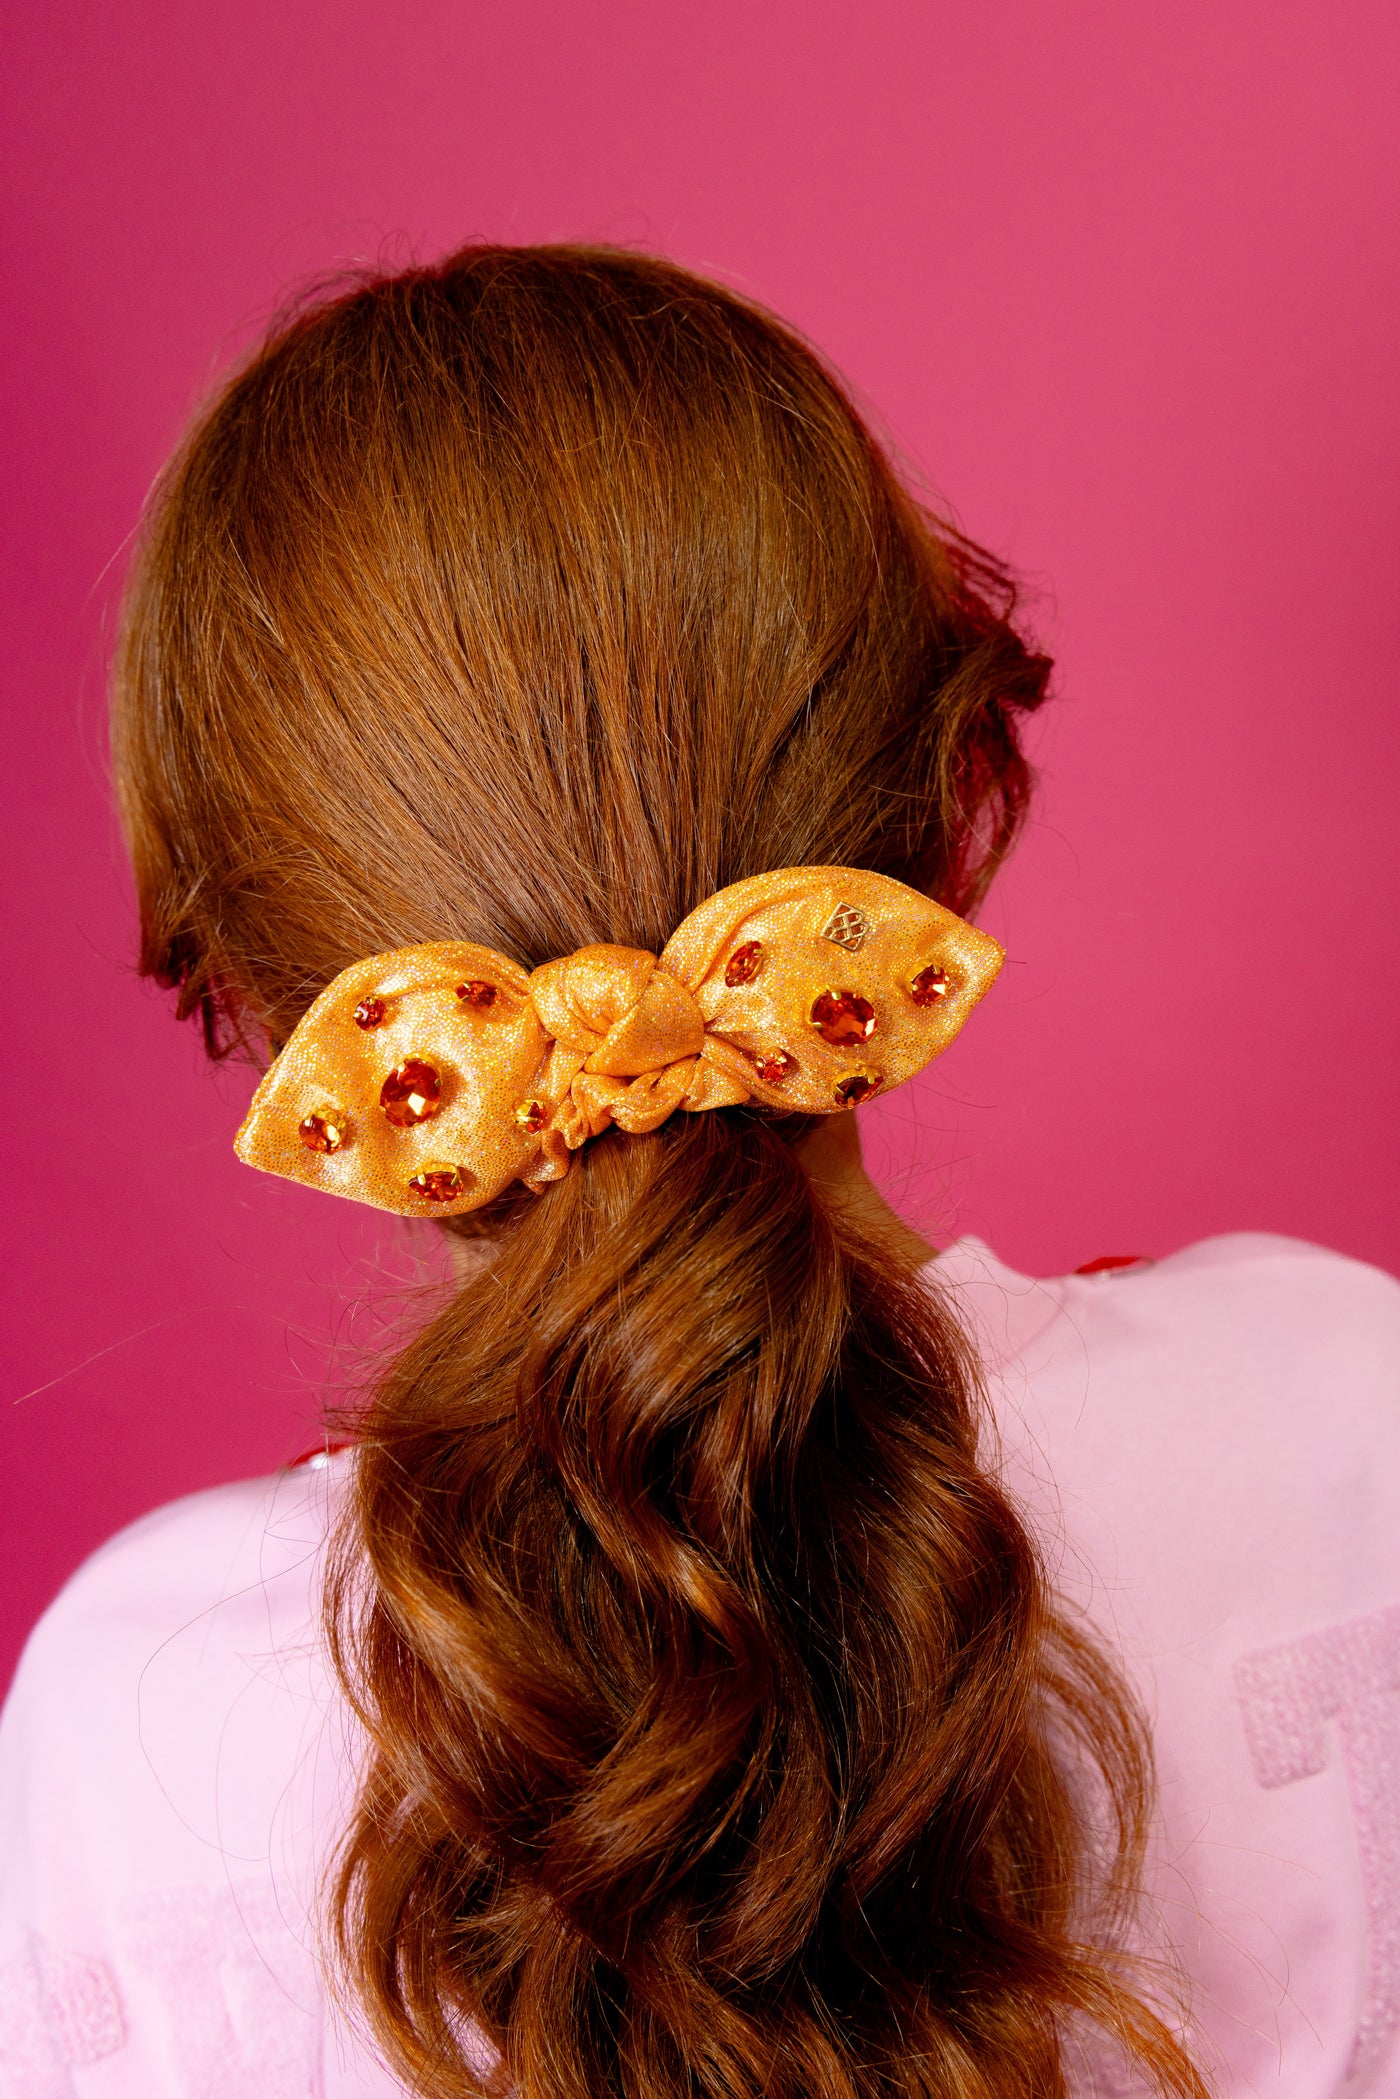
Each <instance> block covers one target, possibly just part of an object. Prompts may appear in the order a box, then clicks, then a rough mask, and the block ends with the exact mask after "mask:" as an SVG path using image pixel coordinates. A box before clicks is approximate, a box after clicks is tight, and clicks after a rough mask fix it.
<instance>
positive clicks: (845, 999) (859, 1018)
mask: <svg viewBox="0 0 1400 2099" xmlns="http://www.w3.org/2000/svg"><path fill="white" fill-rule="evenodd" d="M811 1019H812V1026H813V1027H814V1028H815V1029H816V1031H817V1033H818V1034H819V1035H820V1036H821V1038H822V1041H823V1042H829V1043H831V1045H832V1047H833V1048H834V1049H850V1048H851V1047H852V1045H853V1044H855V1043H857V1042H868V1041H869V1040H870V1038H871V1036H872V1035H873V1034H874V1033H875V1008H874V1007H873V1006H872V1005H871V1003H870V1001H869V999H868V998H862V997H861V995H860V993H859V992H858V991H824V992H822V994H821V996H820V997H819V998H817V999H815V1000H814V1001H813V1004H812V1015H811Z"/></svg>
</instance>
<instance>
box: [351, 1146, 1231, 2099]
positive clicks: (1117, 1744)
mask: <svg viewBox="0 0 1400 2099" xmlns="http://www.w3.org/2000/svg"><path fill="white" fill-rule="evenodd" d="M936 1278H937V1271H936V1268H935V1269H934V1271H933V1275H932V1278H930V1277H927V1276H921V1277H918V1278H914V1277H911V1276H910V1275H909V1274H907V1273H906V1272H905V1271H904V1270H902V1269H901V1268H900V1267H899V1266H898V1265H897V1264H895V1263H894V1262H893V1261H892V1260H891V1259H890V1257H889V1256H888V1255H886V1254H884V1253H883V1252H881V1251H880V1250H879V1249H878V1248H877V1247H876V1246H875V1245H874V1244H872V1243H871V1242H869V1241H868V1240H866V1239H862V1238H858V1237H855V1236H853V1235H852V1233H851V1232H850V1230H849V1228H848V1225H847V1224H846V1223H845V1222H844V1221H843V1219H842V1218H841V1217H840V1215H839V1214H838V1213H836V1212H835V1211H834V1210H833V1209H832V1207H831V1206H830V1205H829V1204H828V1202H827V1201H826V1200H825V1199H824V1198H823V1196H822V1195H821V1194H820V1193H819V1192H818V1191H817V1189H816V1187H815V1186H814V1184H813V1183H812V1182H811V1181H810V1180H809V1178H808V1176H807V1174H806V1172H805V1171H804V1169H803V1167H802V1165H801V1164H800V1163H799V1161H798V1159H797V1158H796V1156H795V1155H794V1152H793V1150H792V1148H791V1146H790V1144H789V1143H788V1142H787V1141H785V1139H784V1137H783V1135H782V1134H780V1133H779V1131H778V1130H777V1129H775V1128H774V1127H773V1126H772V1125H771V1123H767V1122H765V1121H764V1120H763V1119H761V1118H760V1117H758V1116H756V1115H753V1114H750V1113H748V1112H742V1111H741V1112H734V1111H726V1112H720V1113H715V1114H710V1115H703V1116H694V1117H680V1116H676V1117H673V1118H672V1119H671V1121H670V1122H668V1123H666V1124H665V1125H663V1126H662V1128H661V1129H660V1130H658V1131H657V1132H656V1133H655V1134H654V1135H651V1136H648V1137H621V1136H612V1135H610V1136H607V1137H604V1138H602V1139H600V1140H598V1141H597V1142H596V1143H595V1144H594V1145H592V1146H591V1147H589V1148H588V1150H587V1151H586V1152H585V1154H584V1155H583V1157H582V1159H581V1161H580V1162H579V1165H578V1167H577V1168H576V1171H575V1172H574V1173H573V1174H571V1175H570V1176H569V1177H568V1178H567V1179H566V1180H565V1181H564V1182H562V1183H561V1184H560V1185H559V1186H558V1187H556V1188H554V1189H552V1190H550V1191H549V1193H548V1195H547V1196H546V1197H544V1198H542V1199H538V1200H535V1199H529V1198H527V1199H526V1200H525V1201H524V1202H523V1203H521V1204H519V1205H517V1206H516V1209H515V1213H514V1215H513V1217H512V1218H511V1219H510V1221H509V1223H508V1224H507V1225H506V1226H505V1227H504V1229H503V1230H502V1232H501V1235H500V1238H499V1242H498V1244H497V1246H496V1248H495V1250H494V1254H493V1257H492V1258H491V1260H490V1261H489V1263H488V1264H487V1265H486V1266H485V1267H484V1268H483V1269H482V1270H481V1271H480V1272H479V1273H478V1275H477V1276H476V1277H475V1279H474V1280H473V1281H471V1282H470V1283H469V1284H467V1285H465V1286H464V1287H463V1288H462V1289H461V1291H460V1292H459V1293H458V1294H457V1296H456V1297H455V1298H454V1300H453V1301H452V1303H451V1304H450V1305H449V1306H448V1307H447V1309H446V1310H445V1311H444V1312H443V1313H442V1314H441V1315H440V1317H438V1318H437V1319H436V1320H435V1321H434V1323H433V1324H432V1325H431V1326H430V1327H429V1328H428V1330H427V1331H426V1332H425V1333H424V1334H423V1335H422V1336H421V1337H420V1338H419V1339H418V1340H417V1341H416V1342H415V1343H414V1344H413V1345H412V1346H411V1347H410V1348H409V1349H408V1350H407V1352H406V1353H405V1354H404V1355H403V1356H402V1357H401V1358H400V1359H399V1360H398V1361H397V1362H396V1363H394V1364H393V1365H392V1367H391V1368H390V1370H389V1372H388V1374H387V1376H386V1377H385V1379H384V1382H383V1384H382V1386H381V1387H380V1389H379V1391H378V1394H377V1396H376V1398H375V1401H374V1404H373V1406H372V1408H371V1410H370V1412H369V1414H368V1417H367V1419H366V1420H365V1421H364V1423H363V1426H362V1431H361V1440H360V1445H359V1451H358V1455H357V1458H356V1463H355V1475H354V1487H353V1491H352V1496H351V1501H350V1506H349V1508H348V1510H347V1516H346V1523H345V1528H344V1531H343V1535H342V1537H341V1540H340V1550H339V1555H338V1559H337V1571H336V1576H335V1579H334V1581H333V1583H332V1585H331V1588H330V1592H329V1602H330V1610H331V1621H332V1631H333V1639H334V1650H335V1654H336V1657H337V1662H338V1666H339V1670H340V1675H341V1680H342V1683H343V1685H344V1688H345V1690H346V1693H347V1695H348V1696H349V1698H350V1699H351V1700H352V1702H354V1703H355V1705H356V1706H357V1708H358V1711H359V1714H360V1718H361V1720H362V1721H363V1723H364V1725H365V1727H366V1729H367V1730H368V1734H369V1737H370V1740H371V1742H372V1744H373V1761H372V1764H371V1767H370V1770H369V1773H368V1776H367V1779H366V1782H365V1786H364V1790H363V1793H362V1796H361V1798H360V1802H359V1807H358V1811H357V1814H356V1817H355V1821H354V1824H353V1827H352V1828H351V1830H350V1832H349V1835H348V1837H347V1840H346V1844H345V1848H344V1852H343V1857H342V1861H341V1867H340V1874H339V1880H338V1884H337V1892H336V1911H337V1921H338V1931H339V1941H338V1943H339V1950H340V1956H341V1960H342V1962H343V1964H344V1967H345V1970H346V1972H347V1974H348V1976H349V1977H350V1980H351V1982H352V1985H353V1989H354V1994H355V1996H356V1997H357V1999H358V2001H359V2002H360V2004H361V2005H362V2006H363V2007H364V2008H365V2010H366V2012H367V2014H368V2017H369V2020H370V2022H371V2025H372V2027H373V2031H374V2033H375V2036H376V2038H377V2040H378V2041H379V2043H380V2045H381V2047H382V2048H383V2050H384V2052H385V2054H386V2056H387V2058H388V2060H389V2061H390V2062H391V2063H392V2064H393V2065H394V2067H395V2068H396V2069H397V2070H398V2072H399V2074H400V2075H401V2076H402V2077H403V2078H404V2079H405V2081H406V2083H407V2084H408V2085H409V2087H410V2089H412V2090H414V2091H421V2092H423V2093H425V2094H429V2095H432V2099H448V2095H449V2094H451V2095H456V2094H466V2093H477V2092H480V2091H483V2090H494V2089H500V2090H505V2089H507V2088H514V2089H516V2090H518V2091H519V2092H521V2093H522V2094H529V2095H532V2099H533V2095H541V2099H543V2095H549V2099H596V2095H602V2094H605V2093H606V2094H612V2093H618V2094H626V2095H628V2099H681V2095H687V2099H688V2095H691V2094H704V2095H706V2099H710V2095H713V2099H738V2095H743V2099H750V2095H752V2099H814V2095H820V2099H867V2095H870V2099H873V2095H875V2094H877V2093H879V2094H885V2093H906V2092H907V2093H914V2092H918V2093H925V2092H927V2093H929V2094H934V2093H938V2094H944V2093H947V2094H957V2095H959V2099H973V2095H977V2099H983V2095H985V2099H1018V2095H1022V2094H1024V2095H1025V2099H1032V2095H1034V2099H1050V2095H1052V2094H1055V2093H1057V2092H1061V2091H1063V2090H1064V2089H1065V2087H1064V2085H1063V2082H1062V2072H1061V2069H1060V2057H1061V2036H1062V2030H1063V2027H1064V2024H1065V2022H1066V2021H1067V2020H1069V2019H1071V2018H1072V2017H1075V2016H1078V2017H1080V2018H1084V2017H1087V2018H1089V2019H1091V2020H1097V2021H1104V2020H1107V2021H1109V2022H1110V2023H1111V2024H1113V2025H1114V2026H1116V2027H1117V2028H1119V2029H1120V2030H1121V2031H1123V2032H1124V2034H1125V2036H1126V2037H1127V2038H1128V2040H1129V2041H1130V2043H1131V2044H1133V2045H1136V2046H1137V2048H1138V2049H1139V2051H1140V2052H1141V2053H1142V2055H1143V2056H1144V2058H1145V2059H1146V2060H1147V2061H1148V2062H1149V2063H1150V2062H1152V2061H1153V2059H1154V2058H1156V2059H1158V2060H1159V2061H1160V2063H1161V2064H1162V2066H1163V2067H1164V2069H1165V2070H1166V2071H1167V2075H1166V2076H1165V2079H1164V2086H1163V2088H1164V2089H1165V2090H1168V2091H1171V2092H1175V2093H1181V2094H1186V2093H1192V2094H1197V2093H1199V2092H1200V2090H1201V2089H1202V2088H1201V2087H1200V2086H1199V2085H1198V2084H1197V2083H1196V2082H1195V2080H1194V2078H1193V2077H1192V2076H1191V2075H1190V2074H1189V2073H1185V2072H1184V2071H1183V2070H1182V2069H1180V2068H1179V2067H1178V2065H1177V2062H1176V2059H1175V2051H1174V2047H1173V2044H1172V2043H1171V2042H1170V2040H1169V2038H1168V2036H1167V2035H1166V2033H1165V2031H1164V2030H1163V2029H1162V2028H1160V2027H1158V2026H1157V2024H1156V2022H1155V2020H1154V2019H1153V2017H1152V2015H1151V2014H1150V2013H1148V2012H1147V2011H1146V2010H1145V2009H1144V2008H1143V2007H1142V2006H1141V2005H1140V2004H1139V2003H1138V2001H1137V2000H1136V1999H1134V1998H1131V1997H1129V1996H1128V1994H1127V1992H1126V1990H1125V1988H1124V1985H1123V1983H1122V1981H1121V1980H1120V1979H1119V1978H1118V1976H1117V1974H1116V1973H1115V1971H1114V1968H1113V1966H1112V1964H1111V1963H1110V1961H1109V1959H1108V1958H1107V1956H1106V1955H1105V1954H1104V1952H1103V1951H1102V1949H1101V1948H1100V1949H1093V1948H1091V1947H1090V1946H1089V1945H1086V1944H1085V1943H1083V1942H1082V1941H1081V1940H1080V1939H1079V1938H1078V1937H1077V1936H1076V1933H1078V1932H1079V1931H1080V1930H1082V1928H1083V1923H1084V1919H1085V1916H1086V1913H1087V1912H1088V1911H1090V1910H1092V1909H1094V1908H1095V1907H1097V1908H1098V1910H1099V1911H1100V1913H1102V1910H1103V1908H1104V1906H1105V1904H1107V1905H1108V1906H1109V1907H1110V1908H1111V1906H1112V1902H1113V1899H1114V1895H1115V1892H1116V1887H1115V1881H1114V1875H1113V1873H1112V1871H1110V1872H1109V1874H1108V1876H1107V1879H1106V1880H1105V1881H1104V1882H1103V1883H1102V1884H1100V1885H1097V1886H1094V1885H1088V1884H1086V1881H1085V1870H1086V1869H1085V1865H1084V1862H1085V1861H1086V1860H1087V1859H1088V1858H1089V1857H1090V1856H1091V1855H1092V1843H1091V1836H1092V1833H1091V1832H1090V1831H1088V1830H1086V1829H1084V1828H1082V1827H1081V1826H1080V1820H1079V1818H1080V1815H1081V1812H1082V1810H1081V1809H1080V1808H1079V1807H1077V1806H1076V1805H1075V1798H1074V1796H1073V1794H1072V1790H1071V1786H1070V1783H1069V1781H1068V1779H1067V1778H1066V1776H1065V1775H1064V1774H1063V1773H1062V1771H1061V1769H1060V1768H1059V1765H1058V1764H1057V1762H1056V1760H1055V1759H1054V1758H1053V1757H1052V1755H1051V1753H1050V1749H1049V1747H1048V1730H1047V1725H1046V1723H1048V1722H1050V1721H1051V1720H1052V1719H1053V1720H1055V1721H1057V1722H1058V1723H1059V1729H1060V1732H1061V1733H1062V1734H1063V1735H1067V1736H1072V1735H1074V1734H1075V1733H1076V1732H1077V1733H1078V1734H1079V1735H1080V1736H1081V1738H1085V1737H1088V1739H1089V1746H1090V1747H1091V1749H1092V1751H1093V1753H1094V1754H1095V1755H1096V1756H1097V1758H1098V1759H1099V1772H1100V1777H1101V1779H1102V1782H1103V1787H1104V1790H1105V1791H1106V1792H1107V1794H1108V1796H1109V1797H1110V1798H1117V1799H1118V1800H1119V1801H1120V1802H1121V1801H1129V1802H1131V1801H1133V1800H1136V1799H1139V1798H1141V1797H1142V1795H1143V1792H1144V1780H1145V1776H1146V1755H1147V1752H1146V1745H1145V1742H1144V1740H1143V1737H1142V1735H1141V1732H1140V1730H1139V1728H1138V1725H1137V1723H1136V1721H1135V1719H1134V1718H1133V1716H1132V1714H1131V1712H1130V1710H1129V1709H1128V1708H1127V1706H1126V1705H1125V1704H1124V1703H1122V1702H1121V1701H1120V1700H1118V1699H1116V1698H1115V1697H1114V1696H1113V1693H1112V1691H1111V1689H1109V1688H1108V1687H1107V1686H1106V1684H1105V1682H1104V1678H1103V1672H1102V1671H1101V1670H1097V1669H1096V1668H1095V1666H1094V1663H1093V1659H1092V1656H1091V1654H1089V1653H1086V1650H1085V1648H1084V1647H1083V1645H1082V1643H1081V1642H1080V1640H1079V1639H1078V1638H1077V1637H1076V1636H1075V1634H1074V1633H1073V1632H1072V1631H1071V1629H1070V1628H1069V1627H1068V1626H1067V1625H1066V1624H1065V1623H1064V1622H1063V1621H1062V1620H1060V1619H1059V1618H1057V1616H1056V1614H1055V1612H1054V1609H1053V1607H1052V1604H1051V1601H1050V1598H1049V1595H1048V1592H1047V1588H1046V1584H1045V1579H1044V1574H1043V1570H1042V1568H1041V1565H1040V1563H1039V1560H1038V1557H1037V1554H1036V1550H1035V1547H1034V1545H1033V1543H1032V1541H1031V1538H1030V1537H1029V1535H1028V1533H1027V1531H1026V1529H1025V1526H1024V1524H1023V1523H1022V1521H1021V1519H1020V1518H1019V1516H1018V1515H1017V1513H1016V1511H1015V1509H1014V1507H1013V1506H1012V1504H1011V1502H1010V1501H1009V1500H1008V1498H1007V1496H1006V1494H1005V1493H1004V1491H1003V1490H1002V1489H1001V1487H1000V1486H999V1485H998V1484H997V1483H996V1481H995V1479H994V1478H993V1477H992V1475H991V1473H990V1472H989V1471H988V1470H987V1468H986V1466H985V1464H984V1463H983V1462H982V1460H981V1458H980V1456H979V1443H980V1440H981V1434H982V1427H983V1423H982V1407H981V1394H980V1391H979V1388H978V1383H977V1374H976V1366H975V1359H974V1358H973V1356H972V1354H971V1353H970V1351H969V1348H968V1346H967V1343H966V1341H965V1339H964V1337H963V1334H962V1332H961V1329H960V1327H959V1325H958V1322H957V1319H956V1317H955V1315H954V1313H953V1310H952V1308H951V1307H950V1306H949V1305H948V1303H947V1302H946V1301H945V1299H944V1297H943V1295H942V1293H941V1291H940V1289H939V1286H938V1283H937V1280H936ZM1105 1721H1106V1722H1107V1725H1106V1727H1105V1725H1104V1723H1105ZM1088 1723H1091V1724H1092V1734H1090V1726H1089V1724H1088ZM1127 1822H1128V1825H1129V1827H1128V1828H1127V1829H1126V1830H1124V1831H1123V1832H1121V1833H1120V1843H1124V1842H1126V1844H1127V1845H1129V1846H1130V1845H1131V1843H1132V1842H1133V1840H1134V1837H1135V1835H1136V1832H1135V1831H1134V1830H1133V1828H1132V1826H1131V1825H1132V1823H1133V1816H1132V1814H1131V1812H1129V1814H1128V1816H1127ZM483 2039H484V2040H485V2042H486V2043H487V2044H489V2049H490V2051H491V2054H490V2055H484V2054H483V2051H482V2041H483ZM493 2058H494V2059H496V2060H497V2063H498V2067H497V2069H496V2071H495V2073H494V2075H493V2074H492V2073H491V2072H490V2071H489V2070H486V2069H484V2065H486V2064H488V2063H489V2062H490V2061H491V2060H492V2059H493Z"/></svg>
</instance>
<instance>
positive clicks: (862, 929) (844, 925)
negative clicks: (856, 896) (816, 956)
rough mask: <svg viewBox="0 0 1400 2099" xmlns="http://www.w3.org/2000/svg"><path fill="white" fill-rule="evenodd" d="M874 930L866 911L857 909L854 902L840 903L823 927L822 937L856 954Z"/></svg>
mask: <svg viewBox="0 0 1400 2099" xmlns="http://www.w3.org/2000/svg"><path fill="white" fill-rule="evenodd" d="M874 930H875V928H874V926H873V925H872V924H871V923H870V920H869V919H868V918H867V917H866V915H865V913H864V912H863V911H860V910H857V908H856V906H855V905H854V904H838V905H837V906H836V909H835V910H834V911H833V912H832V914H831V916H830V918H829V919H828V920H827V922H826V924H825V925H824V926H823V927H822V939H823V940H829V941H831V942H832V944H833V946H835V947H843V948H845V950H846V952H847V954H849V955H854V954H857V953H858V952H859V951H860V949H861V948H863V947H864V946H865V943H866V941H867V940H868V939H869V938H870V936H871V934H872V933H873V932H874Z"/></svg>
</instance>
